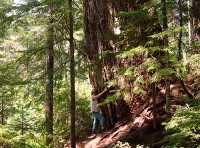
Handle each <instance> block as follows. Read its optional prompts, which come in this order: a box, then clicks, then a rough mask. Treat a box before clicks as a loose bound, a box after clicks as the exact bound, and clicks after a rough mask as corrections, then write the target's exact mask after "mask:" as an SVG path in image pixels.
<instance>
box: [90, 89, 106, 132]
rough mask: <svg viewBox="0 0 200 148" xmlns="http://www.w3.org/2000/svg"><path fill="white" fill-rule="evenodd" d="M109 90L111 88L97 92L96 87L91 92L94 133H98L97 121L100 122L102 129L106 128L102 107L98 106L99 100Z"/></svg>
mask: <svg viewBox="0 0 200 148" xmlns="http://www.w3.org/2000/svg"><path fill="white" fill-rule="evenodd" d="M108 91H109V89H108V88H105V89H104V90H103V91H102V92H101V93H99V94H97V93H96V91H95V90H94V89H93V90H92V93H91V95H92V98H91V113H92V134H95V133H96V129H97V122H99V123H100V125H101V130H104V128H105V124H104V123H105V121H104V117H103V115H102V113H101V112H100V108H99V106H98V101H99V99H100V98H101V97H102V96H103V95H104V94H105V93H106V92H108ZM96 94H97V95H96Z"/></svg>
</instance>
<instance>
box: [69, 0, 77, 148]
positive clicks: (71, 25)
mask: <svg viewBox="0 0 200 148" xmlns="http://www.w3.org/2000/svg"><path fill="white" fill-rule="evenodd" d="M68 4H69V44H70V84H71V85H70V86H71V87H70V98H71V104H70V107H71V108H70V111H71V112H70V113H71V127H70V129H71V132H70V133H71V137H70V138H71V139H70V140H71V148H75V147H76V130H75V128H76V127H75V119H76V118H75V112H76V104H75V61H74V36H73V34H74V18H73V1H72V0H69V1H68Z"/></svg>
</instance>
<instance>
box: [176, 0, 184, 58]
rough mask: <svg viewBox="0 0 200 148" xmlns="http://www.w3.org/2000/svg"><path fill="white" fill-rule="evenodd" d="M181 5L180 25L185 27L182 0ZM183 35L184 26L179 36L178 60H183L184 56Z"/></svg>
mask: <svg viewBox="0 0 200 148" xmlns="http://www.w3.org/2000/svg"><path fill="white" fill-rule="evenodd" d="M178 6H179V25H180V27H183V13H182V0H179V1H178ZM182 36H183V31H182V28H181V30H180V32H179V38H178V55H177V56H178V60H181V59H182V58H183V51H182Z"/></svg>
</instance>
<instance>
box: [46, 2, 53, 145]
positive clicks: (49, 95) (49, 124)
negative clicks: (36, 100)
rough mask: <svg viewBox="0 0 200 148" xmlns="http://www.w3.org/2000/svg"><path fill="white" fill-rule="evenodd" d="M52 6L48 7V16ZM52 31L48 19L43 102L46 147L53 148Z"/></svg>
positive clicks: (50, 20) (51, 21) (50, 21)
mask: <svg viewBox="0 0 200 148" xmlns="http://www.w3.org/2000/svg"><path fill="white" fill-rule="evenodd" d="M52 9H53V6H52V5H50V6H49V11H50V15H51V14H52V11H53V10H52ZM53 35H54V31H53V19H52V18H51V17H50V19H49V26H48V30H47V53H46V54H47V59H46V60H47V61H46V73H47V79H46V101H45V119H46V145H47V146H48V147H53V77H54V53H53V52H54V51H53V48H54V37H53Z"/></svg>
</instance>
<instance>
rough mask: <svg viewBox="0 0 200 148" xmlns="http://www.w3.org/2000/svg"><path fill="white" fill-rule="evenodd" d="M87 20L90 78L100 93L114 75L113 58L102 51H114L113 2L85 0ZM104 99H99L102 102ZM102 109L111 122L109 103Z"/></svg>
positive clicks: (93, 87)
mask: <svg viewBox="0 0 200 148" xmlns="http://www.w3.org/2000/svg"><path fill="white" fill-rule="evenodd" d="M84 9H85V12H84V21H85V39H86V43H85V45H86V46H85V47H86V49H85V52H86V54H87V57H88V60H89V62H90V68H89V78H90V83H91V85H92V89H93V90H94V91H95V92H97V94H98V93H100V92H101V91H102V90H103V88H104V82H106V81H108V80H110V79H111V77H112V70H111V67H112V65H113V61H114V60H113V58H112V57H110V58H109V59H104V57H103V56H102V53H103V52H104V51H106V50H110V51H113V50H114V49H113V47H112V45H111V44H112V43H113V41H112V39H113V18H112V13H113V9H112V2H111V1H110V0H84ZM103 100H104V99H101V100H99V102H102V101H103ZM101 110H102V112H103V114H104V117H105V118H106V121H107V122H108V123H109V124H110V123H112V121H111V120H110V119H111V118H112V115H111V114H109V105H104V106H102V107H101Z"/></svg>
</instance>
